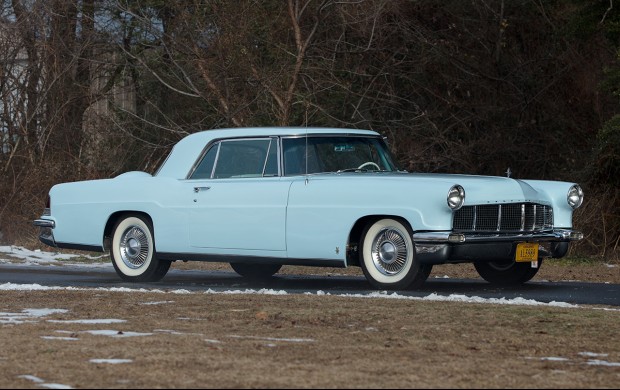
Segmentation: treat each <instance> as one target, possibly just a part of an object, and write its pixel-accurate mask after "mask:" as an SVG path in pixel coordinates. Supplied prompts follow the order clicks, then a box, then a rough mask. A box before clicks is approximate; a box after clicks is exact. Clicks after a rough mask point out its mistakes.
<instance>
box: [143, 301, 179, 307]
mask: <svg viewBox="0 0 620 390" xmlns="http://www.w3.org/2000/svg"><path fill="white" fill-rule="evenodd" d="M166 303H174V301H158V302H143V303H141V305H146V306H152V305H164V304H166Z"/></svg>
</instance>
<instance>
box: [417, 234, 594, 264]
mask: <svg viewBox="0 0 620 390" xmlns="http://www.w3.org/2000/svg"><path fill="white" fill-rule="evenodd" d="M412 238H413V241H414V243H415V247H416V255H417V258H418V259H419V260H420V262H422V263H425V264H443V263H464V262H475V261H510V260H512V259H514V258H515V248H516V245H517V244H518V243H520V242H530V243H536V242H537V243H539V244H540V255H541V256H542V257H554V258H559V257H563V256H564V255H565V254H566V252H568V248H569V245H570V242H572V241H578V240H581V239H583V233H581V232H579V231H575V230H572V229H555V230H551V231H543V232H534V233H523V234H519V233H514V234H480V233H455V232H422V233H415V234H413V236H412Z"/></svg>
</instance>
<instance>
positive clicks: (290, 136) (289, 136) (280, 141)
mask: <svg viewBox="0 0 620 390" xmlns="http://www.w3.org/2000/svg"><path fill="white" fill-rule="evenodd" d="M304 137H312V138H316V137H322V138H328V137H355V138H373V139H377V140H379V141H380V142H382V143H383V144H384V145H385V146H386V150H387V151H388V153H389V154H388V158H389V162H390V163H391V164H392V168H394V171H393V172H398V166H397V165H396V163H395V162H394V159H393V156H392V154H391V152H390V149H389V147H388V145H387V143H386V142H385V140H384V138H383V137H382V136H381V135H369V134H355V133H308V134H303V133H300V134H287V135H278V134H274V135H260V136H255V137H253V136H240V137H220V138H214V139H212V140H211V141H209V142H208V143H207V144H206V145H205V147H204V148H203V149H202V152H200V154H199V155H198V158H197V159H196V161H194V164H193V165H192V167H191V168H190V170H189V172H188V173H187V175H186V176H185V180H192V178H191V177H192V175H193V174H194V172H195V171H196V168H198V165H200V162H202V159H203V158H204V156H205V155H206V154H207V153H208V151H209V149H210V148H211V147H212V146H213V145H214V144H216V143H218V142H219V143H221V142H223V141H233V140H254V139H272V138H277V139H278V161H279V164H278V165H279V166H278V176H277V177H284V165H283V164H284V153H283V152H284V144H283V140H284V139H293V138H304ZM218 153H219V150H218ZM171 154H172V152H171ZM168 157H170V155H168ZM218 157H219V155H218V156H216V160H215V164H214V165H213V166H214V167H215V165H216V164H217V159H218ZM163 165H164V164H162V166H163ZM214 172H215V171H212V172H211V178H210V179H208V180H216V179H212V178H213V173H214ZM296 176H299V175H296ZM269 177H274V176H269ZM200 180H205V179H200Z"/></svg>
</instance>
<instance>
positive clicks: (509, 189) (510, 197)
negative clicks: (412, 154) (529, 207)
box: [332, 172, 550, 204]
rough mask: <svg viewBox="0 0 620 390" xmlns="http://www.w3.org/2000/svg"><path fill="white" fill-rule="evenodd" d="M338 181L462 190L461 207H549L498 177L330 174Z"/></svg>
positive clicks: (526, 186) (524, 187) (521, 184)
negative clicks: (531, 204) (529, 204)
mask: <svg viewBox="0 0 620 390" xmlns="http://www.w3.org/2000/svg"><path fill="white" fill-rule="evenodd" d="M332 175H333V176H336V177H341V178H347V179H348V178H351V179H353V178H358V179H362V180H373V181H374V180H377V181H386V182H400V183H403V184H404V183H407V189H408V190H411V188H412V186H413V189H414V190H415V191H426V190H427V189H438V187H443V188H445V192H446V194H447V193H448V191H449V189H450V188H451V187H452V186H453V185H457V184H458V185H460V186H462V187H463V188H464V189H465V199H466V201H465V204H493V203H517V202H536V203H549V202H550V199H548V197H547V194H545V193H544V192H540V191H538V190H537V189H536V188H534V186H532V184H531V183H529V182H528V181H525V180H518V179H512V178H507V177H500V176H476V175H459V174H433V173H406V172H377V173H373V172H357V173H340V174H338V173H336V174H332Z"/></svg>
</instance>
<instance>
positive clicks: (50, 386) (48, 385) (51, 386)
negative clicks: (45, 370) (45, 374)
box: [39, 383, 73, 389]
mask: <svg viewBox="0 0 620 390" xmlns="http://www.w3.org/2000/svg"><path fill="white" fill-rule="evenodd" d="M39 386H40V387H45V388H46V389H73V387H71V386H67V385H62V384H60V383H42V384H40V385H39Z"/></svg>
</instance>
